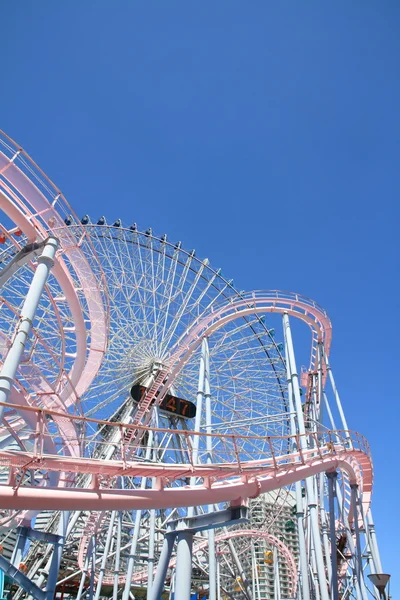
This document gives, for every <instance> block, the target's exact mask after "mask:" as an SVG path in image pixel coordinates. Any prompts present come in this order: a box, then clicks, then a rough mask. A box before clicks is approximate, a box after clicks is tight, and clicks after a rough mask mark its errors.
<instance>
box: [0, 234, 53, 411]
mask: <svg viewBox="0 0 400 600" xmlns="http://www.w3.org/2000/svg"><path fill="white" fill-rule="evenodd" d="M57 247H58V240H57V239H56V238H54V237H49V238H48V239H47V240H46V243H45V245H44V247H43V252H42V254H41V256H39V258H38V259H37V262H38V265H37V267H36V271H35V273H34V275H33V278H32V283H31V285H30V287H29V290H28V293H27V295H26V298H25V301H24V304H23V306H22V310H21V315H20V319H19V322H18V325H17V327H16V332H15V336H14V339H13V342H12V344H11V346H10V349H9V350H8V353H7V356H6V358H5V360H4V363H3V366H2V368H1V371H0V402H7V400H8V396H9V395H10V391H11V388H12V386H13V383H14V379H15V375H16V372H17V369H18V366H19V363H20V361H21V357H22V354H23V352H24V349H25V346H26V343H27V340H28V337H29V333H30V330H31V327H32V323H33V320H34V318H35V313H36V310H37V307H38V305H39V302H40V297H41V295H42V293H43V290H44V287H45V285H46V282H47V278H48V276H49V273H50V269H51V267H52V266H53V264H54V257H55V254H56V250H57ZM3 413H4V406H0V420H1V419H2V417H3Z"/></svg>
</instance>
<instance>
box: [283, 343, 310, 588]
mask: <svg viewBox="0 0 400 600" xmlns="http://www.w3.org/2000/svg"><path fill="white" fill-rule="evenodd" d="M285 359H286V379H287V384H288V401H289V413H290V433H291V435H292V436H295V435H296V434H297V427H296V416H295V414H296V411H295V407H294V401H293V385H292V376H291V372H290V365H289V356H288V347H287V342H286V338H285ZM294 449H297V448H296V445H295V443H293V447H292V450H294ZM295 493H296V520H297V535H298V539H299V555H300V575H301V587H302V590H301V592H302V598H303V600H310V585H309V579H308V563H307V550H306V537H305V533H304V526H303V519H304V508H303V505H304V503H303V497H302V493H301V481H296V483H295Z"/></svg>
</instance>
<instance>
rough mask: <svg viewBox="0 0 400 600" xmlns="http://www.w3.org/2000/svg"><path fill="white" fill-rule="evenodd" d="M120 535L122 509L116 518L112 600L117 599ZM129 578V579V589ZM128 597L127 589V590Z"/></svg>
mask: <svg viewBox="0 0 400 600" xmlns="http://www.w3.org/2000/svg"><path fill="white" fill-rule="evenodd" d="M121 535H122V511H119V512H118V520H117V544H116V548H115V567H114V569H115V570H114V585H113V600H117V598H118V576H119V569H120V562H121ZM130 584H131V582H130V580H129V589H130ZM128 598H129V591H128Z"/></svg>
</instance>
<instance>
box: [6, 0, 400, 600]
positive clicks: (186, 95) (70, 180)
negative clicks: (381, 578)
mask: <svg viewBox="0 0 400 600" xmlns="http://www.w3.org/2000/svg"><path fill="white" fill-rule="evenodd" d="M0 19H1V22H2V38H1V45H2V66H1V89H2V93H1V97H0V107H1V128H2V129H4V130H5V131H6V132H7V133H8V134H9V135H10V136H11V137H13V138H14V139H16V140H17V141H18V143H19V144H21V145H22V146H23V147H24V148H25V149H26V150H27V151H28V152H29V153H30V154H31V155H32V156H33V158H34V159H35V160H36V161H37V162H38V164H39V165H40V166H41V167H42V168H43V169H44V170H45V171H46V173H47V174H48V175H49V176H50V177H51V178H52V179H53V180H54V181H55V182H56V184H57V185H58V186H59V187H60V188H61V189H62V190H63V192H64V193H65V195H66V196H67V198H68V199H69V201H70V202H71V204H73V206H74V207H75V208H76V209H77V211H78V212H79V213H82V214H83V213H85V212H88V213H89V214H91V215H93V217H97V216H99V215H100V214H105V215H106V216H108V218H109V219H113V218H117V217H121V218H122V219H123V221H124V222H125V223H126V224H129V223H130V222H132V221H137V222H138V223H139V225H140V226H141V227H143V228H147V227H149V226H152V227H153V230H154V231H156V232H158V233H163V232H164V231H165V232H167V233H168V234H169V237H170V238H171V239H173V240H175V239H176V240H178V239H181V240H182V241H183V244H184V246H185V247H187V248H196V250H197V254H198V255H199V256H201V257H209V258H210V260H211V262H212V264H213V265H214V266H215V267H222V268H223V271H224V274H226V276H228V277H233V278H234V280H235V284H236V285H237V287H238V288H240V289H252V288H255V289H267V288H271V289H272V288H281V289H289V290H294V291H298V292H301V293H303V294H306V295H308V296H310V297H312V298H314V299H315V300H317V301H318V302H320V303H321V304H322V305H323V306H325V307H326V308H327V310H328V311H329V313H330V316H331V318H332V321H333V325H334V343H333V348H332V362H333V365H334V368H335V373H336V376H337V379H338V382H339V385H340V389H341V393H342V397H343V401H344V403H345V406H346V413H347V415H348V420H349V423H350V426H351V427H352V428H354V429H358V430H359V431H360V432H362V433H364V434H365V435H366V436H367V437H368V438H369V440H370V443H371V446H372V451H373V456H374V464H375V475H376V484H375V492H374V506H375V511H374V512H375V519H376V523H377V527H378V533H379V540H380V544H381V548H382V554H383V559H384V568H385V569H386V570H387V572H389V573H392V574H393V573H395V572H396V567H397V568H398V563H399V550H398V548H399V545H398V544H399V542H398V539H397V542H396V540H395V536H397V538H398V537H399V536H400V528H399V518H400V517H399V509H398V504H399V496H400V485H399V479H398V475H397V472H396V464H397V465H398V461H396V459H395V457H396V455H397V456H399V455H400V444H399V441H400V433H399V416H400V411H399V389H398V388H399V386H398V379H399V352H398V344H399V333H400V332H399V326H398V321H399V316H398V312H396V308H397V309H398V308H399V300H398V295H399V283H398V266H399V245H398V227H399V225H398V222H399V209H398V195H399V183H400V180H399V165H398V162H399V149H400V148H399V146H400V136H399V134H400V108H399V107H400V97H399V96H400V94H399V91H400V83H399V82H400V77H399V63H400V36H399V31H400V3H399V2H398V0H392V1H390V0H387V1H383V2H382V1H381V2H379V1H378V0H376V1H375V2H372V1H370V0H352V1H351V2H345V1H338V2H321V1H320V0H318V1H309V0H307V1H305V0H303V1H301V2H295V1H292V2H279V1H276V2H268V1H266V0H262V1H253V2H245V1H243V0H242V1H241V2H237V1H235V0H229V1H228V0H227V1H224V0H218V1H217V2H186V1H183V0H182V1H180V2H175V1H173V0H168V1H159V2H156V1H153V2H138V1H135V0H125V1H122V0H119V1H115V0H114V1H113V2H112V1H111V0H108V1H107V2H105V1H103V0H96V1H94V0H92V1H88V0H87V1H85V2H66V1H65V2H54V1H49V0H41V1H40V2H32V1H28V0H26V1H25V2H19V1H14V2H2V3H1V6H0ZM396 267H397V269H396ZM396 590H397V591H398V592H399V591H400V589H399V584H398V582H396V576H395V577H394V579H393V582H392V592H393V596H394V597H396V593H395V592H396Z"/></svg>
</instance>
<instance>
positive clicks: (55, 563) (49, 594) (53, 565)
mask: <svg viewBox="0 0 400 600" xmlns="http://www.w3.org/2000/svg"><path fill="white" fill-rule="evenodd" d="M69 515H70V513H69V512H67V511H62V512H61V513H60V521H59V523H58V528H57V535H58V536H59V541H58V542H57V544H55V545H54V548H53V555H52V557H51V562H50V569H49V578H48V580H47V586H46V600H53V598H54V594H55V591H56V586H57V578H58V571H59V569H60V564H61V557H62V551H63V548H64V543H65V538H66V533H67V526H68V520H69Z"/></svg>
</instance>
